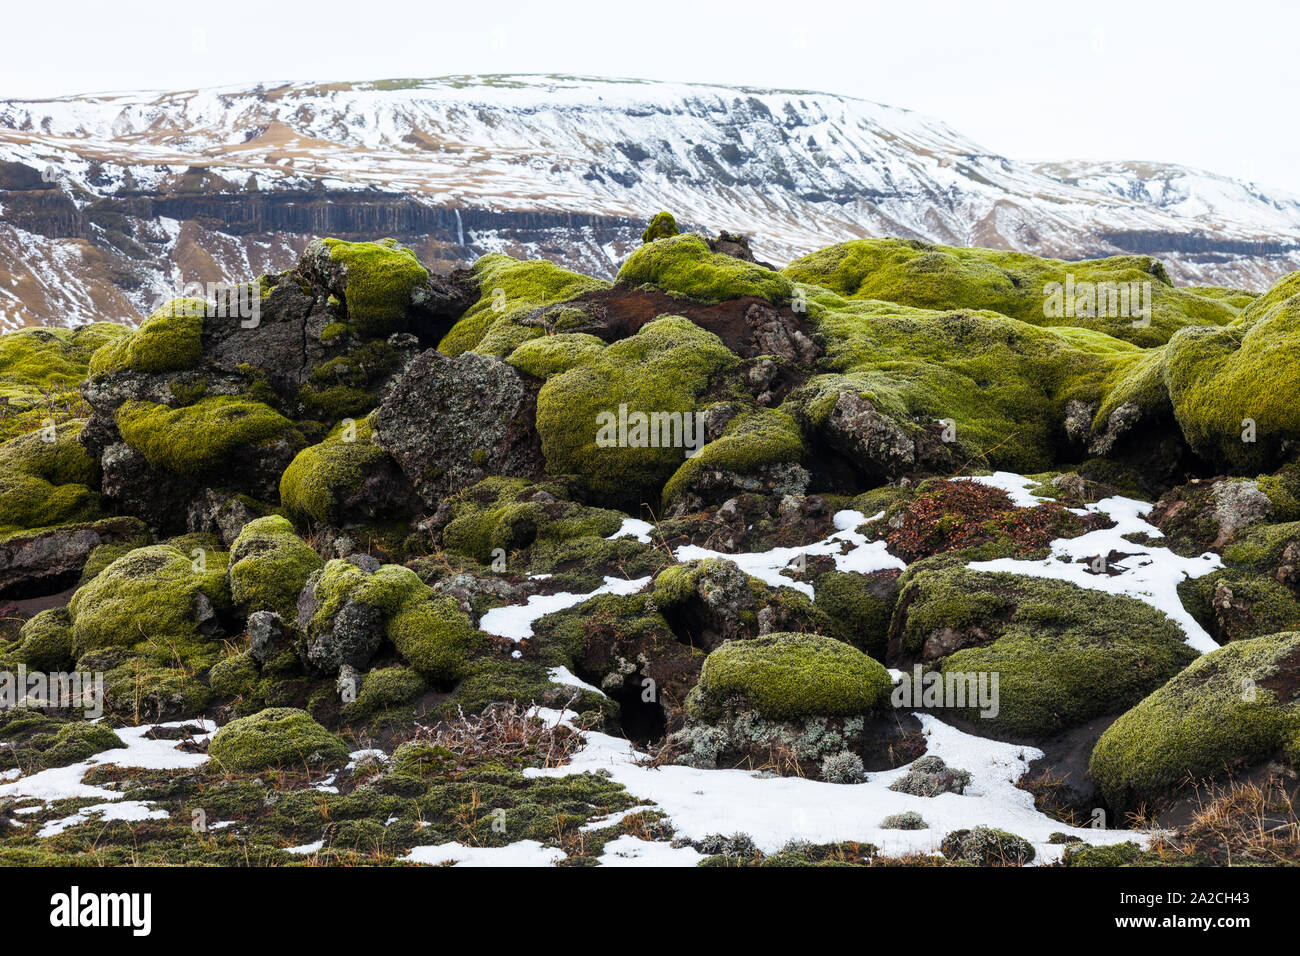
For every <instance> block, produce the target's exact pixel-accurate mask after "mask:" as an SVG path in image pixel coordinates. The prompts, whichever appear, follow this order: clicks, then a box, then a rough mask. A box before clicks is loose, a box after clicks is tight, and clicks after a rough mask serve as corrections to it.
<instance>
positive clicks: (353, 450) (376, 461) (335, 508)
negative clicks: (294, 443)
mask: <svg viewBox="0 0 1300 956" xmlns="http://www.w3.org/2000/svg"><path fill="white" fill-rule="evenodd" d="M371 435H372V428H371V422H370V419H369V418H366V419H363V420H361V421H358V422H356V423H355V429H354V430H347V429H345V428H344V427H342V426H340V427H338V428H335V429H334V431H333V432H331V433H330V435H329V436H328V437H327V438H326V439H325V441H323V442H321V443H320V444H319V445H312V446H311V447H309V448H304V449H303V450H302V451H300V452H299V453H298V454H297V456H295V457H294V459H293V461H292V462H290V463H289V467H288V468H286V469H285V470H284V474H283V475H282V476H281V477H280V501H281V503H282V504H283V505H284V507H285V508H286V509H288V511H289V513H290V514H291V515H293V516H294V517H295V518H298V519H301V520H309V521H315V522H319V523H321V524H334V523H337V522H338V521H340V520H342V518H343V510H344V504H345V502H346V501H347V500H348V499H349V498H350V497H352V496H353V495H355V494H356V493H357V491H358V490H359V489H360V488H361V484H362V482H364V481H365V479H366V476H367V475H368V474H369V473H370V472H371V471H372V470H373V469H374V468H376V467H377V466H379V465H380V464H381V463H382V462H384V461H385V460H386V459H387V457H388V456H387V453H385V452H384V450H383V449H382V448H380V447H379V446H378V445H376V444H374V442H373V441H372V440H371ZM348 438H351V440H345V439H348Z"/></svg>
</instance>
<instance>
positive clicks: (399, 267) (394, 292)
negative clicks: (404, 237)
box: [324, 239, 429, 338]
mask: <svg viewBox="0 0 1300 956" xmlns="http://www.w3.org/2000/svg"><path fill="white" fill-rule="evenodd" d="M324 243H325V246H326V248H327V249H329V255H330V259H331V260H332V261H333V262H337V263H340V264H342V265H343V266H344V267H345V268H346V269H347V279H346V282H347V285H346V288H345V291H344V295H345V296H346V298H347V313H348V322H349V324H350V325H351V326H352V328H353V329H354V330H355V331H356V332H357V333H359V334H360V335H364V336H369V337H375V338H378V337H382V336H386V335H389V334H391V333H393V332H401V331H403V330H404V329H405V328H406V310H407V309H408V308H409V306H410V304H411V294H412V293H413V292H414V291H415V290H416V289H417V288H418V287H419V286H421V285H423V284H424V283H425V282H427V281H428V279H429V270H428V269H426V268H425V267H424V266H422V265H420V260H419V259H417V258H416V256H415V253H414V252H412V251H411V250H410V249H407V248H406V247H405V246H402V245H400V244H399V243H397V242H396V241H394V240H392V239H383V240H380V241H379V242H344V241H343V240H341V239H326V240H324Z"/></svg>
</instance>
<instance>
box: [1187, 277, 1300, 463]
mask: <svg viewBox="0 0 1300 956" xmlns="http://www.w3.org/2000/svg"><path fill="white" fill-rule="evenodd" d="M1297 275H1300V273H1293V274H1292V275H1290V276H1287V277H1286V278H1284V279H1282V280H1280V281H1279V282H1278V283H1277V284H1276V285H1275V286H1274V287H1273V289H1272V290H1270V291H1269V292H1268V293H1266V294H1265V295H1264V296H1262V297H1261V298H1260V299H1258V300H1256V301H1255V302H1253V303H1252V304H1251V305H1250V306H1248V307H1247V308H1246V309H1245V310H1244V311H1243V312H1242V314H1241V317H1240V319H1238V320H1237V321H1235V322H1233V323H1232V324H1231V325H1229V326H1227V327H1223V328H1193V329H1186V330H1184V331H1181V332H1179V333H1178V334H1177V335H1175V336H1174V337H1173V338H1172V339H1170V341H1169V347H1168V348H1167V349H1166V351H1165V357H1164V365H1163V368H1164V380H1165V384H1166V385H1167V387H1168V389H1169V395H1170V399H1171V401H1172V403H1173V409H1174V414H1175V416H1176V417H1177V419H1178V424H1179V426H1180V427H1181V428H1182V430H1183V434H1184V435H1185V436H1186V437H1187V441H1188V443H1189V444H1190V445H1191V446H1192V448H1193V449H1194V450H1195V451H1196V452H1197V453H1198V454H1200V455H1203V456H1204V457H1206V458H1209V459H1211V460H1212V461H1215V462H1218V463H1222V464H1225V465H1227V466H1229V467H1231V468H1233V469H1234V470H1239V471H1247V473H1251V472H1257V471H1259V470H1262V469H1268V468H1272V467H1274V466H1275V465H1276V464H1278V462H1279V461H1280V460H1281V457H1282V456H1283V454H1284V452H1285V451H1286V450H1287V449H1290V448H1292V446H1293V445H1294V444H1295V443H1296V442H1297V441H1298V440H1300V407H1298V406H1297V402H1296V401H1295V396H1296V394H1297V391H1298V390H1300V282H1297V281H1296V276H1297Z"/></svg>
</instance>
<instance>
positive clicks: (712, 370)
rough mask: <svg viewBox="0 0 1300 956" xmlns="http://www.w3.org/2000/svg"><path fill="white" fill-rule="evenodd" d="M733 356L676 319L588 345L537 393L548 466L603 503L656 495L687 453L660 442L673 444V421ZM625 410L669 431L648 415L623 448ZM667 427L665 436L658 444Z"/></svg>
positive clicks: (681, 421)
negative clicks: (597, 345) (597, 349)
mask: <svg viewBox="0 0 1300 956" xmlns="http://www.w3.org/2000/svg"><path fill="white" fill-rule="evenodd" d="M737 361H738V360H737V358H736V356H735V355H734V354H732V352H731V351H730V350H729V349H728V348H727V347H726V346H725V345H723V344H722V341H721V339H719V338H718V337H717V336H715V335H713V334H712V333H711V332H706V331H704V330H703V329H701V328H699V327H698V326H696V325H695V324H694V323H692V322H691V321H689V320H688V319H685V318H682V317H681V316H665V317H663V318H659V319H656V320H655V321H653V322H649V323H647V324H646V325H644V326H643V327H642V328H641V329H640V331H638V332H637V334H636V335H633V336H631V337H629V338H626V339H622V340H620V341H618V342H615V343H614V344H613V345H610V346H608V347H607V348H605V349H603V350H601V351H600V352H595V351H594V350H593V351H592V352H591V353H590V354H589V355H587V356H586V357H585V358H584V359H583V360H582V361H581V362H580V363H579V364H577V365H576V366H574V367H572V368H569V369H568V370H566V371H564V372H561V373H559V374H557V375H553V376H552V377H550V378H549V379H547V381H546V384H545V385H543V386H542V389H541V391H540V392H539V393H538V396H537V431H538V434H539V435H540V437H541V442H542V453H543V455H545V457H546V462H547V465H548V467H549V469H550V470H551V471H552V472H553V473H557V474H571V475H576V476H578V478H579V479H580V481H581V483H582V485H583V487H584V489H585V490H586V491H588V492H590V493H592V494H593V495H599V496H602V498H603V499H604V500H606V501H611V502H627V503H630V504H632V505H636V504H639V503H640V502H641V501H643V500H646V498H647V496H649V497H650V500H652V501H653V500H656V499H658V497H659V495H660V492H661V489H662V488H663V484H664V482H665V481H666V480H667V479H668V478H669V477H670V476H671V475H672V474H673V472H674V471H676V470H677V469H678V468H680V467H681V465H682V462H683V461H684V460H685V458H686V452H687V450H688V449H685V448H684V447H682V444H681V443H678V445H677V446H676V447H664V445H669V446H671V445H672V438H671V435H672V427H673V423H674V422H676V423H677V427H678V430H679V432H680V433H682V434H684V428H685V425H686V419H684V418H683V417H682V416H684V415H685V414H687V413H690V412H694V411H695V410H696V400H697V398H698V397H699V396H700V395H701V393H703V392H704V390H705V388H706V387H707V385H708V383H709V380H710V378H711V377H712V376H714V375H716V374H718V373H719V372H722V371H724V370H726V369H729V368H731V367H733V366H734V365H735V364H736V362H737ZM623 409H625V411H626V413H627V414H628V415H631V414H632V413H634V412H635V413H641V414H644V415H645V416H647V417H648V416H650V415H651V414H655V415H659V416H663V417H661V418H658V419H655V420H654V422H660V423H666V429H665V427H659V426H655V425H654V424H653V423H652V422H651V421H649V419H648V418H647V424H646V425H644V426H643V427H642V428H641V431H640V432H639V433H635V432H633V431H632V430H631V427H628V428H626V429H625V430H624V435H623V436H622V438H623V439H624V443H623V445H622V446H621V447H620V445H619V441H620V435H619V433H618V431H619V426H618V422H619V420H620V414H621V410H623ZM673 416H676V417H675V418H674V417H673ZM629 421H632V420H631V419H629ZM665 430H667V431H668V433H669V436H670V437H669V440H668V441H667V442H659V441H658V436H659V435H661V434H662V433H663V432H664V431H665ZM651 431H654V433H655V435H654V436H653V438H652V436H651V434H650V433H651ZM652 440H655V441H656V445H651V444H650V442H651V441H652ZM641 442H644V444H643V445H642V444H640V443H641Z"/></svg>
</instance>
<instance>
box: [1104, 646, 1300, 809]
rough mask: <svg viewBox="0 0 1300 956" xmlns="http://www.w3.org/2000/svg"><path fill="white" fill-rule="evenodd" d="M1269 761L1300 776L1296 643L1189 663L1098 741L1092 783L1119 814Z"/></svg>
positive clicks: (1224, 650) (1299, 656)
mask: <svg viewBox="0 0 1300 956" xmlns="http://www.w3.org/2000/svg"><path fill="white" fill-rule="evenodd" d="M1273 756H1281V757H1283V758H1285V759H1286V760H1288V761H1289V762H1290V763H1291V764H1292V765H1293V766H1300V633H1297V632H1294V631H1292V632H1287V633H1282V634H1274V635H1270V636H1268V637H1257V638H1254V639H1252V640H1248V641H1237V642H1234V643H1232V644H1229V645H1227V646H1226V647H1221V648H1219V649H1218V650H1217V651H1213V652H1211V653H1209V654H1206V655H1205V656H1204V657H1201V658H1200V659H1199V660H1197V661H1195V662H1193V663H1192V664H1191V665H1190V666H1189V667H1187V668H1186V669H1185V670H1183V671H1182V672H1181V673H1179V674H1178V675H1177V676H1175V677H1174V678H1173V679H1171V680H1170V681H1169V682H1168V683H1166V684H1165V685H1164V686H1162V687H1160V688H1158V689H1157V690H1156V691H1154V692H1153V693H1152V694H1151V695H1150V696H1148V697H1147V698H1146V699H1145V700H1143V701H1142V702H1141V703H1139V704H1138V705H1137V706H1136V707H1134V708H1133V709H1132V710H1130V711H1128V712H1127V713H1126V714H1124V715H1123V716H1122V717H1120V719H1119V720H1117V721H1115V723H1113V724H1112V725H1111V726H1110V727H1109V728H1108V729H1107V730H1106V732H1105V733H1104V734H1102V736H1101V739H1100V740H1098V741H1097V746H1096V747H1095V748H1094V749H1093V752H1092V758H1091V760H1090V762H1089V774H1090V775H1091V777H1092V779H1093V781H1094V782H1095V783H1096V785H1097V788H1098V790H1100V792H1101V793H1102V795H1103V796H1104V797H1105V798H1106V801H1107V803H1109V804H1110V806H1111V807H1112V808H1114V809H1116V810H1121V809H1134V808H1136V807H1138V806H1139V805H1141V804H1144V803H1151V802H1154V801H1157V800H1159V799H1161V798H1162V797H1166V796H1168V795H1169V794H1171V793H1172V792H1173V791H1174V790H1176V789H1177V788H1178V787H1180V786H1182V785H1183V784H1185V783H1188V782H1189V781H1193V780H1197V779H1202V778H1213V777H1217V776H1221V775H1223V774H1224V773H1226V772H1229V771H1232V770H1235V769H1242V768H1246V767H1248V766H1250V765H1251V764H1254V763H1258V762H1260V761H1262V760H1266V759H1268V758H1270V757H1273Z"/></svg>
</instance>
